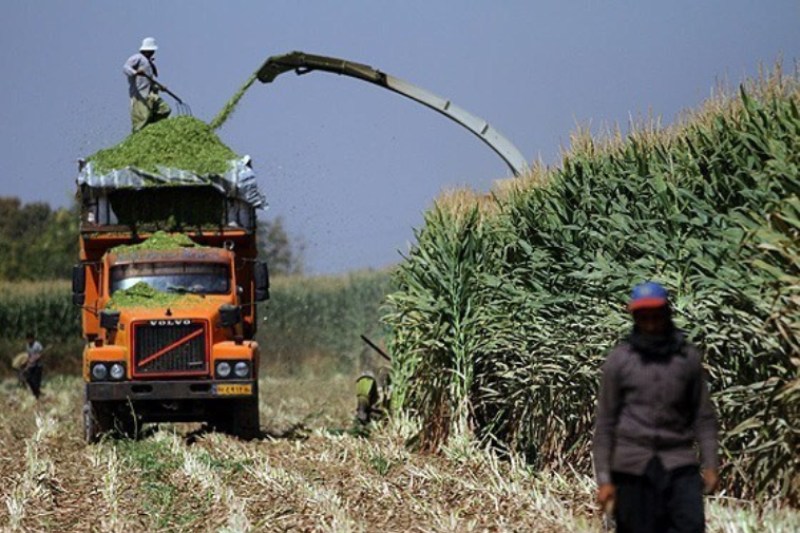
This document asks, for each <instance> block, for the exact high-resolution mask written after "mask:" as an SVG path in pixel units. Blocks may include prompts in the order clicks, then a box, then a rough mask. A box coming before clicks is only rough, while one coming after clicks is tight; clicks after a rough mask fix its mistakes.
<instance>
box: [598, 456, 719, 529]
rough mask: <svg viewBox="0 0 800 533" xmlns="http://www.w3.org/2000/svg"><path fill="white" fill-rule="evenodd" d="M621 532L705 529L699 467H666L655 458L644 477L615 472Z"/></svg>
mask: <svg viewBox="0 0 800 533" xmlns="http://www.w3.org/2000/svg"><path fill="white" fill-rule="evenodd" d="M613 480H614V485H615V486H616V488H617V501H616V521H617V531H618V532H619V533H678V532H680V533H700V532H702V531H705V516H704V514H703V480H702V477H701V476H700V472H699V470H698V468H697V466H685V467H680V468H676V469H675V470H671V471H667V470H664V466H663V465H662V464H661V460H660V459H658V458H657V457H654V458H653V459H651V460H650V462H649V463H648V464H647V469H646V470H645V472H644V475H642V476H632V475H630V474H622V473H619V472H614V473H613Z"/></svg>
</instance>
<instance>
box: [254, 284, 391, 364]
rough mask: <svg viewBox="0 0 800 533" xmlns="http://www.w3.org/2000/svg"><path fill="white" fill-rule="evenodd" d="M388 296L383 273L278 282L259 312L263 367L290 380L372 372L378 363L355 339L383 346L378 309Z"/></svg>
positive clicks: (387, 286)
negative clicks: (326, 373) (316, 373)
mask: <svg viewBox="0 0 800 533" xmlns="http://www.w3.org/2000/svg"><path fill="white" fill-rule="evenodd" d="M389 292H390V275H389V273H388V272H360V273H353V274H347V275H344V276H336V277H304V276H289V277H285V278H277V279H276V280H275V281H274V282H273V284H272V290H271V293H272V294H271V298H270V300H269V301H268V302H267V303H266V304H265V305H264V306H263V307H262V309H260V316H261V320H262V321H261V322H260V323H259V326H258V327H259V330H258V334H257V338H258V340H259V344H260V345H261V346H262V347H263V350H264V358H263V360H264V362H265V363H266V364H267V365H268V366H270V367H272V368H276V367H278V368H279V369H282V370H286V371H288V372H289V373H292V374H296V373H303V372H305V371H309V370H310V371H313V370H315V367H319V366H321V367H323V368H321V369H320V370H324V369H329V370H337V371H360V370H362V369H365V368H370V367H373V366H374V363H376V362H377V359H376V358H375V356H374V354H373V353H372V352H371V351H370V350H369V349H368V348H367V347H366V345H365V343H364V342H363V341H362V340H361V338H360V336H361V335H366V336H367V337H368V338H370V339H371V340H373V341H375V342H378V343H381V342H382V341H383V338H384V327H383V326H382V325H381V322H380V316H381V311H380V306H381V304H382V303H383V302H384V300H385V298H386V295H387V294H388V293H389Z"/></svg>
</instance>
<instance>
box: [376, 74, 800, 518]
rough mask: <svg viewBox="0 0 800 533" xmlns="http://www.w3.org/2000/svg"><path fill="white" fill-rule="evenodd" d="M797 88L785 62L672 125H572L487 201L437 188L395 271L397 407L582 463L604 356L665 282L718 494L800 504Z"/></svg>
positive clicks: (432, 440) (431, 432)
mask: <svg viewBox="0 0 800 533" xmlns="http://www.w3.org/2000/svg"><path fill="white" fill-rule="evenodd" d="M798 106H800V89H798V81H797V80H796V79H793V78H790V79H787V78H785V77H783V76H782V74H781V73H780V72H779V71H778V72H775V73H774V74H773V75H771V76H770V77H769V78H768V79H761V80H759V81H754V82H750V83H747V84H745V85H744V86H743V87H741V89H740V90H739V91H738V93H736V94H733V95H729V96H724V95H722V96H717V97H716V98H714V99H712V100H711V101H709V102H708V103H707V104H706V105H705V106H704V107H703V108H702V109H701V110H699V111H697V112H695V113H693V114H691V115H688V116H687V117H685V118H684V119H683V120H682V122H681V123H680V124H679V125H676V126H674V127H671V128H668V129H663V128H659V127H658V126H657V124H643V125H638V126H635V127H633V128H632V132H631V133H630V134H628V135H626V136H623V135H622V134H620V133H616V134H615V135H611V136H610V137H609V138H607V139H605V140H600V141H598V140H594V139H592V138H591V136H589V135H588V133H586V132H579V133H578V134H576V135H575V137H574V138H573V143H572V148H571V150H570V151H569V152H567V153H565V154H564V156H563V161H562V164H561V165H560V166H559V167H558V168H545V167H543V166H542V165H539V166H538V167H536V168H535V169H534V170H533V172H531V174H530V175H529V176H527V177H526V178H523V179H521V180H514V181H507V182H501V183H498V185H497V186H496V188H495V190H494V191H493V192H492V194H491V195H489V196H476V195H474V194H471V193H469V192H465V191H460V192H454V193H451V194H449V195H446V196H444V197H443V198H442V199H440V201H438V202H437V204H436V205H435V206H434V208H432V209H431V210H430V211H429V212H428V213H427V214H426V218H425V225H424V227H422V228H421V229H419V230H418V231H417V232H416V238H417V243H416V245H415V247H414V248H413V249H412V250H411V252H410V253H409V255H408V257H407V258H406V260H405V261H404V262H403V263H402V264H401V266H400V268H399V269H398V271H397V273H396V274H395V282H396V284H397V287H398V288H397V290H396V292H394V293H393V294H392V295H391V296H390V297H389V301H390V309H389V311H388V312H387V315H386V317H385V320H386V322H387V324H388V326H389V327H390V328H391V335H392V337H391V347H392V354H393V358H394V361H395V366H394V368H393V384H394V396H393V400H392V401H393V407H394V409H395V412H402V413H404V415H405V416H408V417H410V418H412V419H414V420H417V423H418V432H417V435H416V438H417V440H418V443H419V445H420V446H421V447H422V448H423V449H437V448H439V447H440V446H442V445H444V444H446V443H448V442H451V441H452V440H453V439H461V438H475V439H478V441H479V442H484V443H487V444H491V445H493V446H496V447H499V448H500V449H501V450H506V451H507V452H511V453H512V454H514V455H520V456H522V457H524V458H525V459H526V461H527V462H528V463H529V464H531V465H532V466H533V467H535V468H548V469H556V470H559V469H564V468H575V469H577V470H578V471H579V472H582V473H587V474H588V473H589V472H590V466H591V465H590V454H589V446H590V439H591V432H592V425H593V414H594V408H595V400H596V392H597V385H598V379H599V367H600V365H601V363H602V361H603V360H604V357H605V355H606V353H607V352H608V351H609V349H610V348H611V347H612V346H613V345H614V344H615V343H616V342H618V341H619V340H621V339H622V337H623V336H624V335H625V334H626V333H627V332H628V331H629V329H630V327H631V326H630V318H629V317H628V315H627V313H626V312H625V303H626V300H627V296H628V294H629V291H630V288H631V287H632V286H633V285H634V284H636V283H639V282H642V281H645V280H650V279H653V280H657V281H660V282H662V283H663V284H665V285H666V286H667V287H668V289H669V290H670V293H671V295H672V298H673V306H674V309H675V315H676V322H677V323H678V326H679V327H681V328H683V329H684V330H685V331H687V333H688V334H689V337H690V338H691V339H692V341H693V342H695V343H696V344H698V345H699V346H700V347H701V348H702V349H703V350H704V352H705V356H706V359H705V365H706V368H707V370H708V372H709V375H710V386H711V388H712V393H713V400H714V402H715V404H716V406H717V408H718V411H719V416H720V421H721V426H722V427H721V429H722V433H721V440H722V443H721V444H722V462H723V470H722V479H723V480H724V483H725V493H726V494H734V495H737V496H746V497H769V496H778V497H781V498H784V499H785V500H786V501H790V502H794V503H795V504H797V503H798V501H800V454H798V450H800V416H798V415H800V380H798V365H800V199H799V198H798V193H800V111H799V110H798Z"/></svg>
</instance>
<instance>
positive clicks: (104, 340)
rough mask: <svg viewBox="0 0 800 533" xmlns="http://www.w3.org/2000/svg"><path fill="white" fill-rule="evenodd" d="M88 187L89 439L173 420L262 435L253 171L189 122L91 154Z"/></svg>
mask: <svg viewBox="0 0 800 533" xmlns="http://www.w3.org/2000/svg"><path fill="white" fill-rule="evenodd" d="M77 184H78V196H79V199H80V203H81V227H80V237H79V240H80V242H79V245H80V261H81V262H80V264H79V265H77V266H76V267H75V270H74V272H73V293H74V296H73V298H74V301H75V303H77V304H80V305H81V306H83V311H82V332H83V337H84V339H85V340H86V343H87V344H86V348H85V350H84V354H83V376H84V380H85V382H86V387H85V403H84V427H85V436H86V439H87V440H88V441H89V442H94V441H96V440H98V439H99V438H100V437H101V436H102V435H103V434H105V433H109V432H116V433H120V434H123V435H128V436H135V435H136V433H137V432H138V430H139V429H140V428H141V425H142V423H145V422H160V421H167V422H207V423H210V424H211V425H212V426H214V427H215V428H217V429H220V430H222V431H227V432H229V433H232V434H236V435H239V436H241V437H245V438H250V437H254V436H256V435H257V434H258V433H259V415H258V381H257V378H258V358H259V348H258V344H257V343H256V342H255V341H254V340H253V338H254V335H255V331H256V324H257V319H256V318H257V317H256V305H255V304H256V302H258V301H262V300H264V299H266V298H267V297H268V290H269V280H268V272H267V267H266V264H264V263H262V262H259V261H258V259H257V254H258V252H257V245H256V243H257V238H256V228H257V220H256V213H255V210H256V209H258V208H263V207H265V206H266V201H265V198H264V195H263V194H262V193H261V192H260V191H259V190H258V187H257V185H256V181H255V174H254V172H253V170H252V168H251V162H250V159H249V158H248V157H238V156H236V154H235V153H234V152H233V151H232V150H230V148H228V147H227V146H225V145H224V144H223V143H222V142H221V141H220V140H219V138H218V137H217V136H216V135H215V134H214V132H213V130H211V128H209V127H208V126H207V125H206V124H205V123H203V122H202V121H200V120H197V119H194V118H191V117H178V118H174V119H169V120H164V121H161V122H158V123H156V124H153V125H151V126H148V127H147V128H145V129H143V130H142V131H140V132H138V133H135V134H132V135H131V136H129V137H128V138H127V139H125V140H124V141H123V142H122V143H120V144H119V145H117V146H115V147H112V148H109V149H106V150H101V151H99V152H97V153H96V154H94V155H92V156H90V157H89V158H87V160H86V161H84V162H81V167H80V172H79V175H78V178H77Z"/></svg>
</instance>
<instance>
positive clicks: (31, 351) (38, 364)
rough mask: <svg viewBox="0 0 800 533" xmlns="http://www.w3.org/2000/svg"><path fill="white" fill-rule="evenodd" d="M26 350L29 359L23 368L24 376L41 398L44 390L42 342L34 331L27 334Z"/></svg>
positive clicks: (29, 385) (35, 393)
mask: <svg viewBox="0 0 800 533" xmlns="http://www.w3.org/2000/svg"><path fill="white" fill-rule="evenodd" d="M25 338H26V341H27V342H26V344H25V351H26V352H28V361H27V362H26V363H25V366H24V367H23V369H22V377H23V379H24V380H25V383H27V384H28V387H30V388H31V392H32V393H33V395H34V396H35V397H36V399H37V400H38V399H39V396H41V390H42V352H43V351H44V348H42V343H40V342H39V341H37V340H36V337H35V336H34V334H33V333H28V334H27V335H26V336H25Z"/></svg>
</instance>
